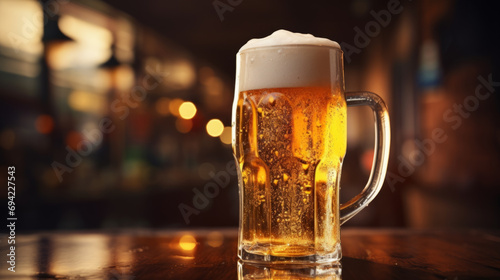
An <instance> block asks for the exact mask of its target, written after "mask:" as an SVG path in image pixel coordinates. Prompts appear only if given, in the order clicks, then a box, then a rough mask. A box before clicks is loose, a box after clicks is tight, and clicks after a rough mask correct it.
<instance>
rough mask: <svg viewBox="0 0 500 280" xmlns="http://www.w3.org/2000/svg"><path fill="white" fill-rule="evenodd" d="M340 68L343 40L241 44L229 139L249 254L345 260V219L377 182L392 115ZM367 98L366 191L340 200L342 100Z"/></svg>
mask: <svg viewBox="0 0 500 280" xmlns="http://www.w3.org/2000/svg"><path fill="white" fill-rule="evenodd" d="M309 36H310V35H309ZM324 40H326V39H324ZM330 42H332V43H334V42H333V41H330ZM335 44H336V43H335ZM343 73H344V71H343V52H342V50H341V49H340V47H338V44H337V45H334V44H332V45H314V44H281V45H275V46H257V47H253V48H247V49H243V48H242V50H240V51H239V52H238V54H237V68H236V89H235V99H234V104H233V115H232V129H233V130H232V132H233V135H232V137H233V143H232V147H233V154H234V156H235V159H236V162H237V171H238V180H239V199H240V222H239V241H238V256H239V257H240V259H242V260H243V261H251V262H263V263H278V264H280V263H282V264H287V263H299V264H301V263H303V264H308V263H309V264H310V263H323V262H333V261H338V260H340V258H341V255H342V254H341V247H340V225H341V224H343V223H344V222H346V221H347V220H348V219H350V218H351V217H353V216H354V215H356V214H357V213H358V212H359V211H361V210H362V209H363V208H364V207H366V206H367V205H368V203H369V202H370V201H372V200H373V198H374V197H375V196H376V195H377V193H378V192H379V191H380V188H381V187H382V184H383V181H384V178H385V174H386V169H387V162H388V158H389V145H390V128H389V114H388V111H387V108H386V106H385V104H384V102H383V100H382V99H381V98H380V97H379V96H377V95H376V94H374V93H370V92H346V93H345V92H344V74H343ZM361 105H366V106H369V107H370V108H371V109H372V110H373V112H374V116H375V136H376V137H375V150H374V158H373V165H372V170H371V174H370V177H369V180H368V183H367V185H366V186H365V188H364V189H363V191H362V192H361V193H360V194H358V195H357V196H356V197H354V198H353V199H351V200H350V201H349V202H347V203H345V204H343V205H340V204H339V189H340V187H339V182H340V173H341V167H342V161H343V158H344V155H345V152H346V142H347V139H346V138H347V136H346V125H347V122H346V106H361Z"/></svg>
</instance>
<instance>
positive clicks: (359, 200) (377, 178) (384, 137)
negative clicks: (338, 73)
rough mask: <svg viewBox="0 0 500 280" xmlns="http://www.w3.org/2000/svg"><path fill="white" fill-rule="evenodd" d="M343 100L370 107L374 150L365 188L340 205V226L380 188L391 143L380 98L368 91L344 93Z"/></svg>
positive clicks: (388, 126)
mask: <svg viewBox="0 0 500 280" xmlns="http://www.w3.org/2000/svg"><path fill="white" fill-rule="evenodd" d="M345 98H346V102H347V106H370V108H371V109H372V110H373V113H374V117H375V150H374V155H373V164H372V171H371V173H370V178H369V179H368V183H366V186H365V188H364V189H363V191H362V192H361V193H360V194H358V195H357V196H355V197H354V198H352V199H351V200H349V201H348V202H347V203H344V204H342V205H340V224H341V225H342V224H343V223H345V222H347V220H349V219H350V218H352V217H354V215H356V214H358V213H359V211H361V210H363V208H365V207H366V206H368V204H369V203H370V202H371V201H372V200H373V199H374V198H375V196H377V194H378V192H379V191H380V189H381V188H382V185H383V184H384V179H385V174H386V172H387V163H388V161H389V146H390V143H391V132H390V123H389V112H388V111H387V106H386V105H385V103H384V101H383V100H382V98H380V96H378V95H377V94H375V93H372V92H368V91H359V92H346V93H345Z"/></svg>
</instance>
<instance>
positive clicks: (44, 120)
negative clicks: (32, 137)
mask: <svg viewBox="0 0 500 280" xmlns="http://www.w3.org/2000/svg"><path fill="white" fill-rule="evenodd" d="M35 128H36V130H37V131H38V132H40V133H42V134H49V133H50V132H51V131H52V129H54V120H53V119H52V117H51V116H49V115H40V116H38V117H37V118H36V120H35Z"/></svg>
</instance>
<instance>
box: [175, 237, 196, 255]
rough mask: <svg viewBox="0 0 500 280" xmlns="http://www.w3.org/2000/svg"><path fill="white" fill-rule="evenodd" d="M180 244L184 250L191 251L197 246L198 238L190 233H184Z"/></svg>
mask: <svg viewBox="0 0 500 280" xmlns="http://www.w3.org/2000/svg"><path fill="white" fill-rule="evenodd" d="M179 246H180V247H181V248H182V250H186V251H191V250H193V249H194V248H195V247H196V239H195V238H194V237H193V236H192V235H189V234H186V235H183V236H182V237H181V239H180V240H179Z"/></svg>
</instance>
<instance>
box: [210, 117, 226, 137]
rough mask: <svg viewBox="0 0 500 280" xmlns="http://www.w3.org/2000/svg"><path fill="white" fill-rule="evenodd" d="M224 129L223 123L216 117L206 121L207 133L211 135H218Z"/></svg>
mask: <svg viewBox="0 0 500 280" xmlns="http://www.w3.org/2000/svg"><path fill="white" fill-rule="evenodd" d="M223 131H224V124H223V123H222V122H221V121H220V120H218V119H212V120H210V121H209V122H208V123H207V133H208V135H210V136H212V137H219V136H220V135H221V134H222V132H223Z"/></svg>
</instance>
